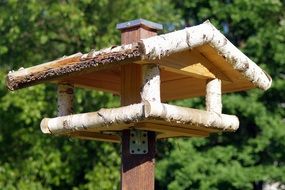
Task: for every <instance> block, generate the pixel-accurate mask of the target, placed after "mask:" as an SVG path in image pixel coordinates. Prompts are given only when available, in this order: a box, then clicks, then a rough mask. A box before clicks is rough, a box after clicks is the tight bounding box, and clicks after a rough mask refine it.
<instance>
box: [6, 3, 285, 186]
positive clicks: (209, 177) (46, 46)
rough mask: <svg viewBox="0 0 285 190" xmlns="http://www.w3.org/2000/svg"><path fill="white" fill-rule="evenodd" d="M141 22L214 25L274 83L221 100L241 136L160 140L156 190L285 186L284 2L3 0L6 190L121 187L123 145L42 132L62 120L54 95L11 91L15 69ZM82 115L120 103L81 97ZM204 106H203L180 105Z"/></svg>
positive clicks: (97, 43)
mask: <svg viewBox="0 0 285 190" xmlns="http://www.w3.org/2000/svg"><path fill="white" fill-rule="evenodd" d="M136 18H145V19H149V20H152V21H156V22H160V23H162V24H163V25H164V27H165V31H164V32H168V31H171V30H174V29H180V28H183V27H185V26H191V25H196V24H199V23H202V22H203V21H205V20H206V19H210V20H211V22H213V23H214V25H215V26H216V27H218V28H219V29H220V30H221V31H222V32H223V33H224V34H225V35H226V36H227V37H228V38H229V39H230V40H231V41H232V42H233V43H234V44H235V45H236V46H238V47H239V48H240V49H242V51H243V52H244V53H246V54H247V55H248V56H249V57H250V58H251V59H253V60H254V61H255V62H257V63H258V64H259V65H260V66H261V67H262V68H264V69H265V70H266V71H268V72H269V73H270V75H271V76H272V77H273V86H272V88H271V89H270V90H269V91H266V92H262V91H260V90H251V91H248V92H242V93H235V94H227V95H225V96H223V105H224V108H223V111H224V112H225V113H228V114H236V115H238V116H239V118H240V121H241V125H240V128H239V130H238V131H237V132H236V133H231V134H216V135H212V136H210V137H209V138H191V139H171V140H167V141H162V142H159V143H158V154H157V167H156V189H157V190H159V189H161V190H162V189H170V190H178V189H179V190H180V189H182V190H183V189H185V190H186V189H256V190H258V189H262V188H263V187H264V185H265V184H266V183H272V182H279V183H283V184H284V183H285V175H284V174H285V166H284V162H285V124H284V117H285V111H284V107H285V92H284V91H285V90H284V89H285V82H284V79H285V70H284V67H285V53H284V51H285V2H284V1H282V0H260V1H249V0H224V1H218V0H216V1H214V0H213V1H207V0H191V1H190V0H189V1H182V0H174V1H170V0H153V1H145V0H120V1H111V0H96V1H94V0H81V1H68V0H62V1H54V0H45V1H36V0H22V1H20V0H19V1H17V0H0V78H1V80H0V189H7V190H13V189H21V190H25V189H29V190H33V189H36V190H40V189H73V190H77V189H94V190H97V189H98V190H99V189H100V190H105V189H108V190H109V189H118V188H119V175H120V174H119V168H120V157H119V145H113V144H108V143H102V142H94V141H80V140H76V139H68V138H66V137H51V136H46V135H43V134H42V133H41V132H40V129H39V123H40V120H41V118H42V117H44V116H50V117H52V116H55V115H56V97H55V91H56V88H55V86H53V85H39V86H35V87H30V88H27V89H23V90H19V91H17V92H12V93H11V92H8V91H7V89H6V88H5V79H4V78H5V75H6V74H7V72H8V71H9V70H12V69H14V70H16V69H18V68H20V67H22V66H23V67H29V66H31V65H36V64H39V63H42V62H45V61H49V60H53V59H55V58H58V57H61V56H63V55H69V54H73V53H76V52H78V51H82V52H87V51H89V50H90V49H100V48H102V47H106V46H110V45H112V44H119V36H120V34H119V32H118V31H117V30H116V29H115V25H116V24H117V23H120V22H122V21H127V20H132V19H136ZM76 101H77V104H76V112H86V111H91V110H92V111H94V110H97V109H98V108H99V107H110V106H117V105H119V101H118V97H114V96H112V95H111V94H105V93H102V92H95V91H85V90H80V89H79V90H78V91H77V92H76ZM175 103H177V104H179V105H183V106H191V107H203V99H200V98H195V99H191V100H182V101H176V102H175Z"/></svg>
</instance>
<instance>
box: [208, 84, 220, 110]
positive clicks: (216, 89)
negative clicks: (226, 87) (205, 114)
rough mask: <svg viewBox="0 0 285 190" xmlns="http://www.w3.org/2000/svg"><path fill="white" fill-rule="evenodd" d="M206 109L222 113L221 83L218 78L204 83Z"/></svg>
mask: <svg viewBox="0 0 285 190" xmlns="http://www.w3.org/2000/svg"><path fill="white" fill-rule="evenodd" d="M206 110H207V111H210V112H216V113H219V114H221V113H222V84H221V80H220V79H212V80H209V81H207V84H206Z"/></svg>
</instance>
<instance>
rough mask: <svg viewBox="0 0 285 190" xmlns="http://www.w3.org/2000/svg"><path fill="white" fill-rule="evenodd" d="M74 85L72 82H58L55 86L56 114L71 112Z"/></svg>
mask: <svg viewBox="0 0 285 190" xmlns="http://www.w3.org/2000/svg"><path fill="white" fill-rule="evenodd" d="M73 96H74V86H73V85H72V84H67V83H60V84H58V87H57V108H58V114H57V115H58V116H65V115H70V114H72V113H73Z"/></svg>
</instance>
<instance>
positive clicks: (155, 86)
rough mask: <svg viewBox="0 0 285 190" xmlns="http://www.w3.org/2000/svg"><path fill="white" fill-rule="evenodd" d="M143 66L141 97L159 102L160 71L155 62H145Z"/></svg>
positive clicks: (143, 99) (144, 99)
mask: <svg viewBox="0 0 285 190" xmlns="http://www.w3.org/2000/svg"><path fill="white" fill-rule="evenodd" d="M142 67H143V68H142V69H143V86H142V90H141V99H142V102H144V101H151V102H160V101H161V100H160V71H159V68H158V66H157V65H155V64H146V65H143V66H142Z"/></svg>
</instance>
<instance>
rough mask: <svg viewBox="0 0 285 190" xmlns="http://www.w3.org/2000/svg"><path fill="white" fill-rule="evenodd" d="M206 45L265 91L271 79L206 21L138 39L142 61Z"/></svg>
mask: <svg viewBox="0 0 285 190" xmlns="http://www.w3.org/2000/svg"><path fill="white" fill-rule="evenodd" d="M206 44H209V45H210V46H212V47H213V48H214V49H215V50H216V51H217V52H218V54H219V55H220V56H223V57H224V58H225V59H226V60H227V62H228V63H230V64H231V65H232V67H233V68H234V69H236V70H238V71H239V72H240V73H241V74H242V75H243V76H245V78H247V79H248V80H250V81H251V82H252V83H253V84H255V85H256V86H257V87H259V88H261V89H263V90H267V89H268V88H269V87H270V86H271V83H272V79H271V78H270V76H269V75H267V74H266V73H265V72H264V71H263V70H262V69H261V68H260V67H258V66H257V65H256V64H255V63H254V62H253V61H251V60H250V59H249V58H248V57H247V56H246V55H244V54H243V53H242V52H241V51H240V50H239V49H237V48H236V47H235V46H234V45H233V44H232V43H231V42H230V41H229V40H228V39H227V38H226V37H225V36H224V35H223V34H222V33H221V32H220V31H218V30H217V29H216V28H215V27H214V26H213V25H212V24H211V23H210V22H209V21H206V22H204V23H203V24H200V25H197V26H193V27H189V28H186V29H184V30H179V31H175V32H171V33H168V34H164V35H159V36H154V37H150V38H147V39H142V40H141V45H142V46H143V49H144V50H145V52H144V56H145V58H144V59H157V58H161V57H163V56H167V55H170V54H173V53H176V52H181V51H185V50H188V49H192V48H195V47H198V46H202V45H206Z"/></svg>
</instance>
